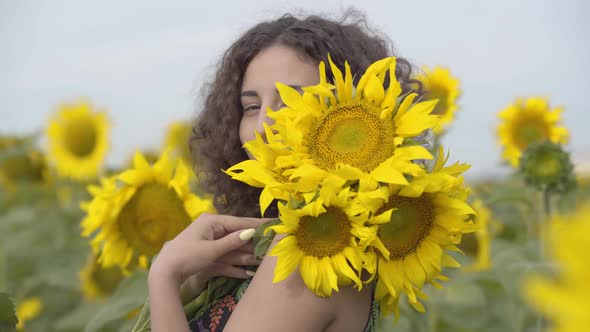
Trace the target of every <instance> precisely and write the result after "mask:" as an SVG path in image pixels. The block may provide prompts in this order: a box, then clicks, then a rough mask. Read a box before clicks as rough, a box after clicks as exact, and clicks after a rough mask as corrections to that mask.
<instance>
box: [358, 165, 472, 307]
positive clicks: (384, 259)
mask: <svg viewBox="0 0 590 332" xmlns="http://www.w3.org/2000/svg"><path fill="white" fill-rule="evenodd" d="M442 159H443V160H444V158H442ZM467 168H468V166H467V165H462V164H455V165H452V166H449V167H443V163H438V164H437V165H436V167H435V169H434V171H433V172H432V173H429V174H423V175H421V176H419V177H417V178H416V182H415V183H414V182H411V183H410V184H409V185H408V186H403V187H402V186H395V185H390V186H389V188H388V189H389V195H388V198H387V201H386V202H385V204H383V206H382V207H381V208H380V209H379V210H378V211H376V214H377V215H379V214H381V213H387V212H389V213H391V219H390V221H389V222H386V223H377V224H376V225H375V226H374V227H376V228H378V230H377V234H378V237H377V238H376V239H375V241H374V242H373V243H372V244H371V245H372V246H373V247H375V248H377V249H378V251H377V254H376V256H377V258H376V259H377V260H378V264H377V275H378V282H377V286H376V290H375V297H376V299H377V300H378V301H380V303H381V309H382V311H383V313H384V314H387V313H391V312H395V313H396V314H397V304H398V301H399V298H400V296H401V294H402V293H405V294H406V295H407V296H408V300H409V303H410V304H411V305H412V306H413V307H414V308H415V309H416V310H418V311H424V306H423V304H422V303H421V302H420V301H419V300H418V298H425V296H424V294H423V293H422V292H421V289H422V287H423V286H424V284H425V283H427V282H429V283H432V284H434V285H436V286H438V283H437V282H436V281H435V279H440V280H446V279H447V278H446V277H445V276H443V275H442V268H443V267H445V266H447V267H458V266H459V263H458V262H457V261H456V260H455V259H453V258H452V257H451V256H450V255H448V254H447V253H446V252H445V250H458V249H457V247H456V245H457V244H459V243H460V242H461V237H462V235H463V234H465V233H469V232H473V231H475V230H476V226H475V225H474V224H473V223H472V222H469V221H468V219H469V217H470V215H473V214H475V212H474V211H473V209H472V208H471V207H470V206H469V205H468V204H467V203H466V202H465V200H466V198H467V192H468V191H467V190H466V189H465V188H464V187H463V185H462V178H461V177H459V175H460V174H461V173H462V172H463V171H465V169H467ZM422 180H427V181H422ZM424 183H430V184H431V185H424ZM369 222H370V223H372V221H371V220H369ZM373 264H374V263H373Z"/></svg>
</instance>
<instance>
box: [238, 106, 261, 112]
mask: <svg viewBox="0 0 590 332" xmlns="http://www.w3.org/2000/svg"><path fill="white" fill-rule="evenodd" d="M259 109H260V106H259V105H248V106H246V107H244V108H243V109H242V111H243V112H244V113H250V112H252V111H256V110H259Z"/></svg>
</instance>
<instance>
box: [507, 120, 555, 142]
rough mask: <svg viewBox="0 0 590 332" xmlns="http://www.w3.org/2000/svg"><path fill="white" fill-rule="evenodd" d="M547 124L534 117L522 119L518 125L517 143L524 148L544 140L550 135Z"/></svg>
mask: <svg viewBox="0 0 590 332" xmlns="http://www.w3.org/2000/svg"><path fill="white" fill-rule="evenodd" d="M547 132H548V130H547V126H546V125H545V124H544V123H541V122H539V121H535V120H534V119H526V121H521V122H520V123H519V125H518V126H517V127H516V135H515V136H516V137H515V141H516V145H518V147H519V148H520V149H522V150H524V149H526V148H527V147H528V146H529V145H531V144H532V143H535V142H539V141H542V140H543V139H545V138H547V136H548V133H547Z"/></svg>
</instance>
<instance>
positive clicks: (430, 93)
mask: <svg viewBox="0 0 590 332" xmlns="http://www.w3.org/2000/svg"><path fill="white" fill-rule="evenodd" d="M416 79H417V80H419V81H420V82H422V84H423V87H424V91H425V95H424V100H438V104H437V105H436V108H435V109H434V111H433V112H432V114H437V115H440V122H439V123H438V124H437V125H436V126H435V127H434V128H433V130H434V133H435V134H437V135H438V134H441V133H442V132H443V131H444V130H445V129H446V128H447V127H448V126H449V125H450V124H451V123H452V122H453V120H454V119H455V112H456V111H457V109H458V108H459V106H458V105H457V99H458V98H459V96H460V94H461V90H459V80H458V79H457V78H456V77H453V75H452V74H451V72H450V70H448V69H446V68H443V67H438V66H437V67H434V69H430V68H424V69H423V73H422V74H421V75H418V76H417V77H416Z"/></svg>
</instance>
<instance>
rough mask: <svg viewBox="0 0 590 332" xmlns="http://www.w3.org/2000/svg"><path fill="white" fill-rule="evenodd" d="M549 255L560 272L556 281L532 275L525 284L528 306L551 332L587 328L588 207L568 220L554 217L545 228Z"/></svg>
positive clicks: (589, 288)
mask: <svg viewBox="0 0 590 332" xmlns="http://www.w3.org/2000/svg"><path fill="white" fill-rule="evenodd" d="M548 234H549V241H548V251H549V253H550V255H551V258H553V259H554V260H555V262H556V263H557V264H559V266H560V269H559V272H558V274H557V277H555V278H547V277H543V276H538V275H534V276H531V277H529V278H528V279H527V281H526V283H525V291H526V295H527V297H528V299H529V302H530V303H531V304H532V305H533V306H534V307H535V308H536V309H537V310H539V311H540V312H542V313H543V314H544V315H546V317H548V318H549V319H550V320H551V322H552V329H551V330H550V331H554V332H574V331H576V332H577V331H585V330H586V329H587V328H588V326H590V316H589V315H588V312H590V304H588V303H589V302H588V299H589V298H590V284H589V283H588V280H590V266H589V265H588V256H587V253H588V252H589V251H590V242H588V234H590V205H586V206H583V207H581V208H580V209H579V210H578V211H577V212H576V213H575V214H573V215H570V216H556V217H554V219H553V220H552V222H551V223H550V226H549V227H548Z"/></svg>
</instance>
